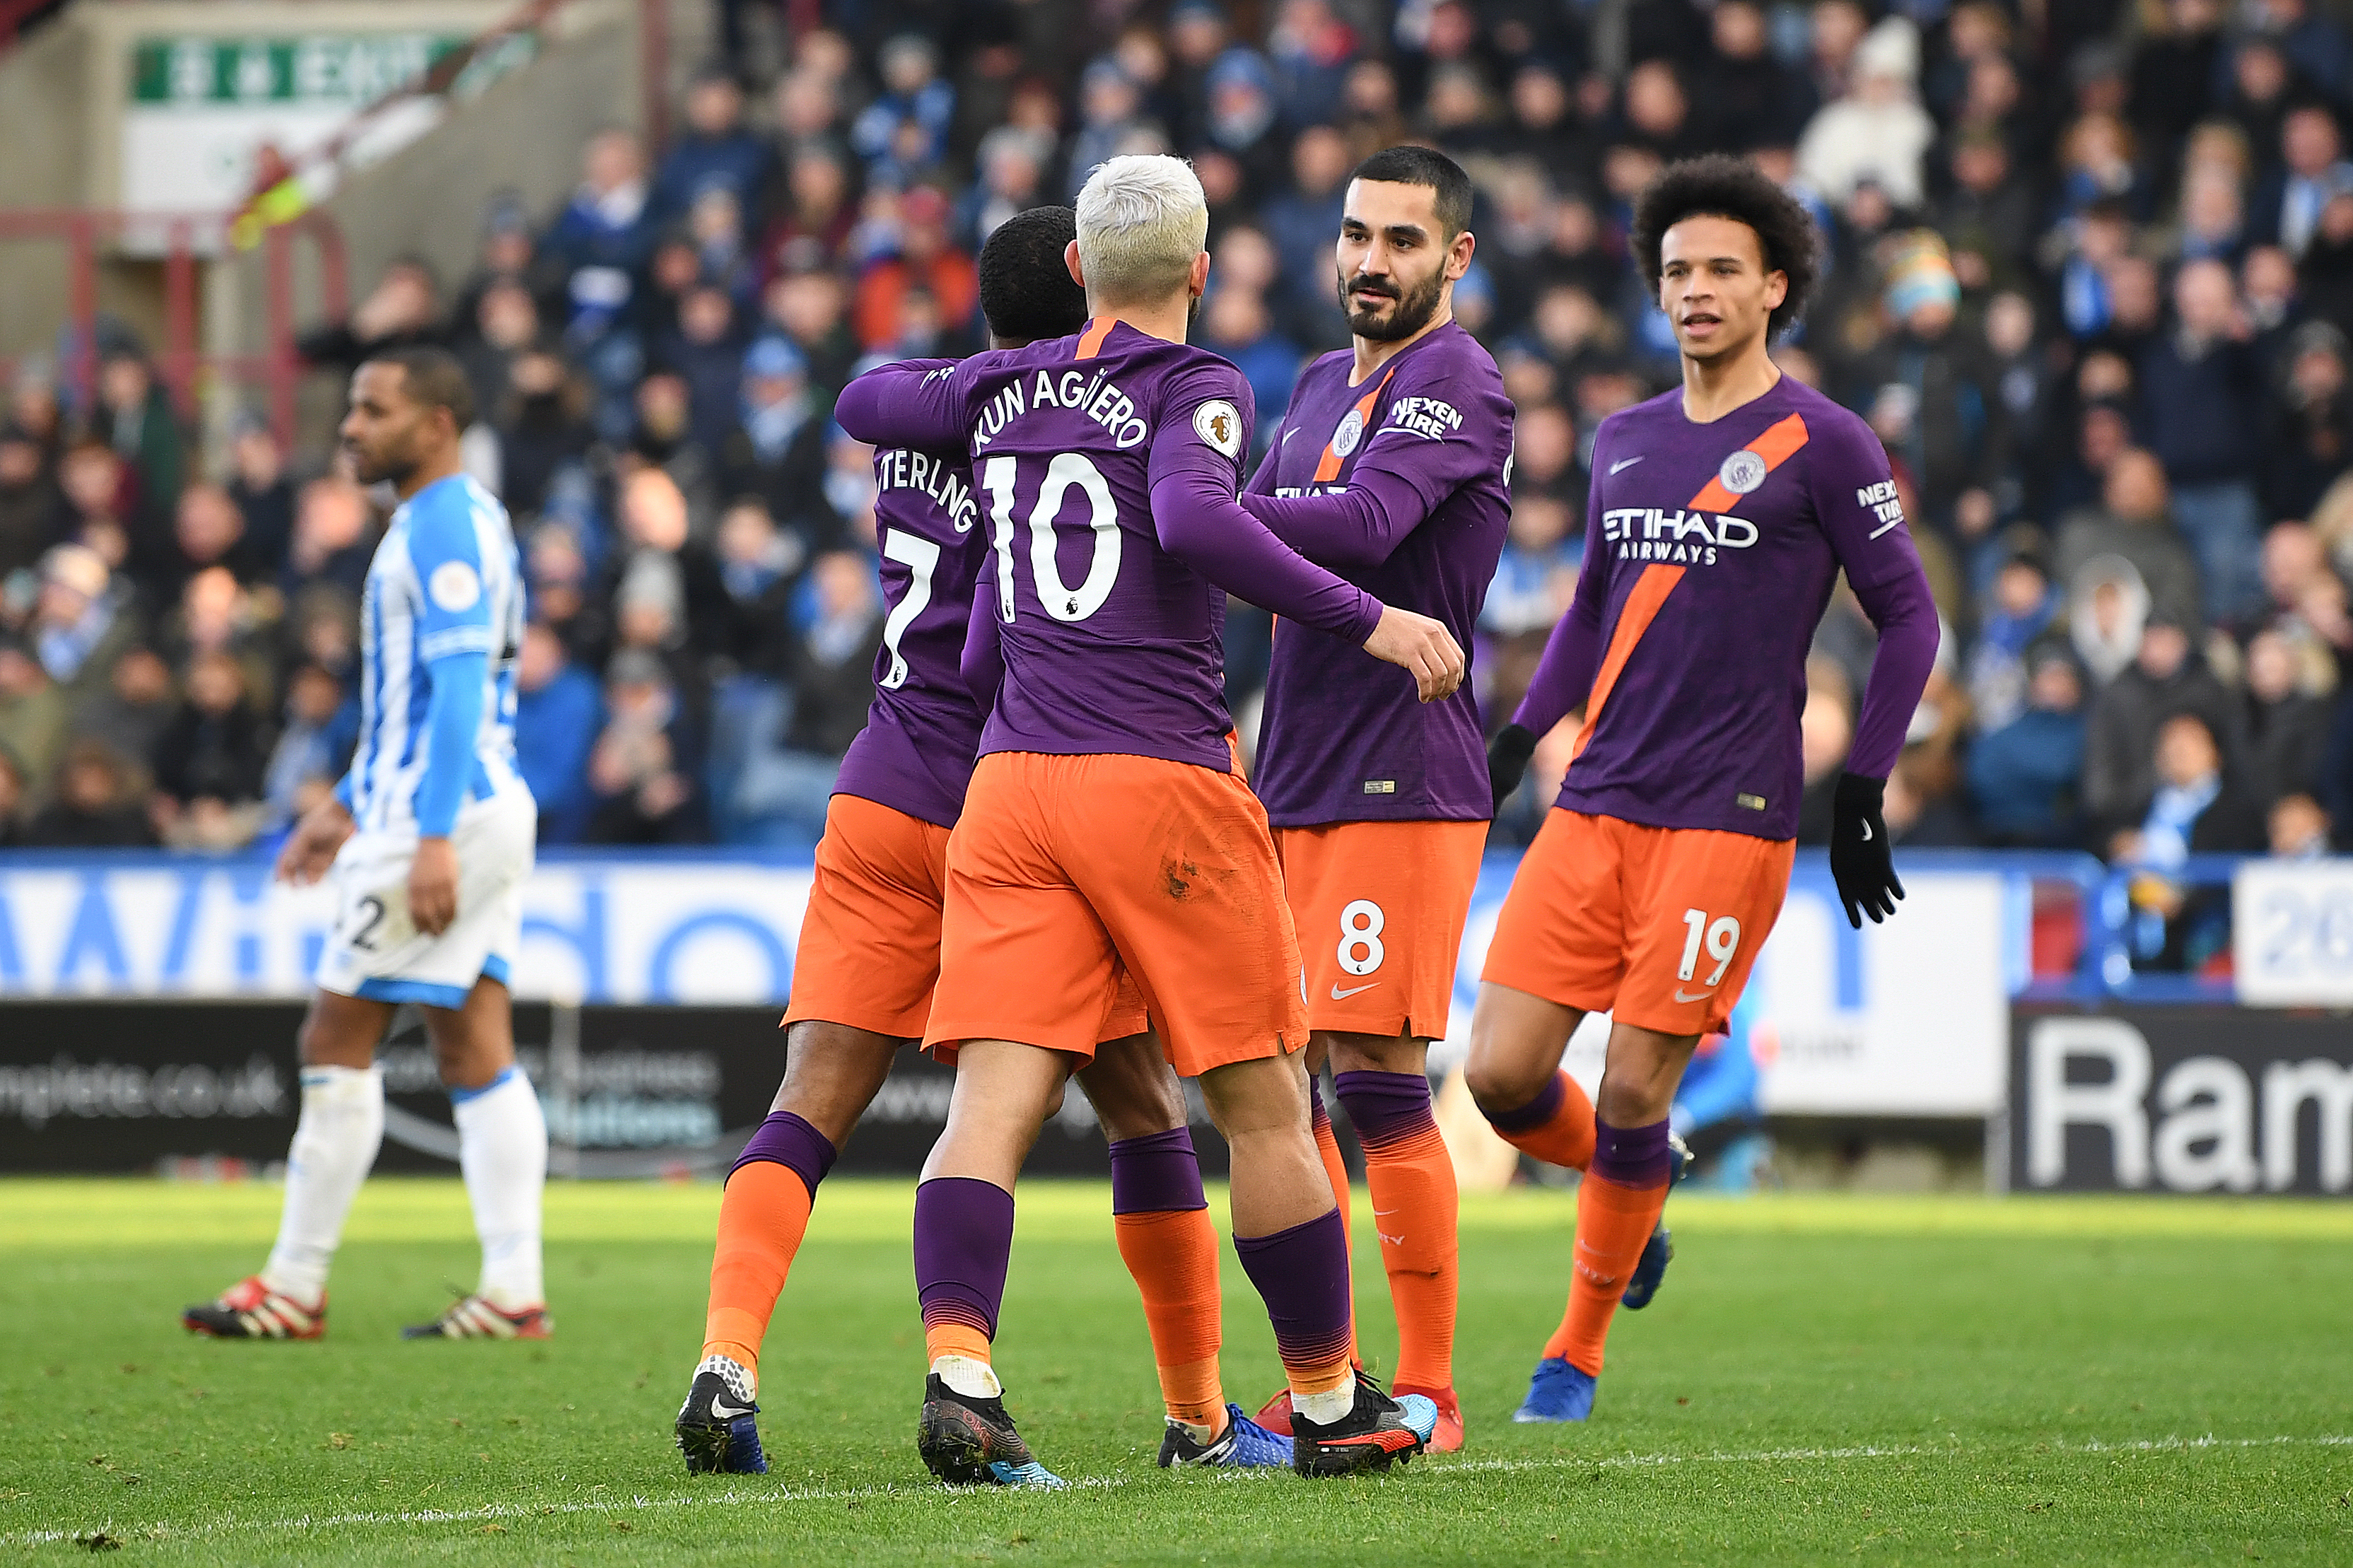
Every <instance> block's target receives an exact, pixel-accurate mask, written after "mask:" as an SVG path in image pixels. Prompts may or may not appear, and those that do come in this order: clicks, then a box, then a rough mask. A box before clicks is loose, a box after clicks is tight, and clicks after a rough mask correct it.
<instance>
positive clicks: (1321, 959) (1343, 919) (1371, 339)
mask: <svg viewBox="0 0 2353 1568" xmlns="http://www.w3.org/2000/svg"><path fill="white" fill-rule="evenodd" d="M1471 197H1472V189H1471V176H1470V175H1468V174H1464V173H1463V172H1462V170H1461V167H1460V166H1459V165H1458V164H1456V163H1455V162H1454V160H1453V159H1451V158H1449V157H1447V156H1446V155H1445V154H1444V153H1435V152H1432V151H1430V149H1428V148H1424V147H1391V148H1388V149H1387V150H1386V151H1383V152H1379V153H1374V154H1373V155H1372V156H1371V157H1370V158H1367V159H1366V160H1365V162H1364V163H1360V164H1358V165H1357V166H1356V174H1355V176H1354V177H1353V178H1352V179H1351V180H1350V181H1349V184H1348V188H1347V195H1346V198H1345V205H1344V206H1343V209H1342V211H1343V216H1342V218H1341V220H1340V235H1339V239H1338V243H1337V279H1336V281H1337V287H1338V291H1339V296H1340V304H1341V308H1342V310H1345V312H1346V313H1347V318H1348V329H1349V331H1350V332H1351V334H1352V335H1353V336H1354V339H1355V342H1354V345H1353V346H1352V347H1351V348H1350V349H1347V350H1344V351H1341V352H1338V353H1329V354H1325V355H1324V357H1323V358H1321V359H1319V360H1317V361H1316V362H1315V363H1314V364H1312V365H1310V366H1308V367H1307V370H1306V372H1305V373H1304V374H1303V375H1302V376H1301V377H1300V379H1299V384H1298V386H1297V388H1296V389H1295V390H1293V393H1292V395H1291V406H1290V407H1289V409H1287V410H1286V411H1285V412H1284V414H1283V416H1282V427H1281V430H1280V432H1279V433H1278V434H1277V436H1276V437H1275V439H1274V443H1273V445H1272V447H1271V448H1270V449H1269V451H1268V453H1267V455H1266V458H1265V460H1264V461H1263V462H1261V464H1260V465H1259V469H1258V473H1257V474H1256V475H1255V476H1254V477H1253V478H1252V479H1251V480H1250V489H1249V493H1247V494H1245V495H1244V496H1243V497H1242V504H1243V506H1244V507H1246V508H1248V509H1249V510H1250V515H1251V516H1253V517H1255V518H1257V519H1259V521H1261V522H1263V523H1265V524H1266V526H1267V527H1268V528H1269V529H1270V530H1271V531H1273V533H1274V534H1275V536H1276V537H1277V538H1279V539H1281V540H1282V542H1284V543H1286V544H1289V545H1291V546H1292V547H1293V548H1294V549H1296V550H1297V551H1298V552H1300V553H1301V554H1303V555H1304V556H1306V557H1307V558H1308V559H1309V560H1311V561H1314V562H1315V563H1317V564H1319V565H1323V566H1328V567H1330V568H1331V569H1332V570H1334V571H1335V572H1337V573H1338V574H1340V575H1342V576H1343V577H1345V578H1346V579H1347V580H1348V581H1349V582H1352V583H1354V584H1356V585H1357V586H1359V587H1361V588H1363V589H1365V590H1366V592H1368V593H1370V594H1373V595H1377V596H1378V597H1379V598H1380V599H1381V600H1382V601H1383V602H1384V603H1386V604H1391V605H1404V606H1406V607H1408V608H1409V609H1414V610H1418V611H1420V612H1422V613H1423V614H1425V615H1429V616H1435V617H1436V618H1437V619H1438V620H1440V622H1442V623H1444V625H1445V626H1446V628H1447V630H1448V631H1449V632H1451V634H1452V635H1453V637H1454V639H1455V640H1456V641H1457V642H1458V643H1460V644H1461V645H1462V646H1463V647H1470V646H1471V638H1472V626H1474V625H1475V624H1476V623H1477V621H1478V619H1479V610H1480V606H1481V605H1482V604H1483V603H1484V602H1485V600H1486V595H1487V584H1488V583H1489V582H1490V581H1491V580H1493V577H1494V575H1495V561H1496V558H1497V557H1498V556H1499V555H1501V554H1502V552H1503V548H1504V530H1505V528H1506V526H1507V524H1508V522H1509V520H1510V517H1511V498H1510V494H1509V492H1508V491H1507V490H1506V489H1505V488H1504V474H1505V472H1506V471H1507V469H1508V467H1509V464H1510V460H1511V453H1512V404H1511V399H1510V398H1508V397H1506V396H1505V395H1504V383H1503V376H1502V375H1501V374H1500V373H1498V372H1497V370H1496V369H1495V362H1494V360H1493V359H1492V358H1491V357H1489V355H1488V353H1487V351H1486V350H1485V349H1483V348H1482V347H1480V346H1479V344H1478V342H1476V341H1475V340H1473V339H1472V336H1471V334H1470V333H1468V332H1466V331H1463V330H1462V328H1461V326H1460V325H1458V324H1457V323H1456V322H1455V320H1454V284H1455V282H1456V280H1457V279H1460V278H1461V276H1462V274H1463V273H1464V271H1465V270H1467V269H1468V268H1469V267H1470V265H1471V257H1472V251H1473V250H1474V249H1475V248H1476V244H1477V242H1476V240H1475V239H1474V238H1473V237H1472V234H1471V232H1470V228H1469V224H1470V221H1471ZM1256 772H1257V778H1256V781H1255V782H1256V784H1257V787H1258V795H1259V798H1260V799H1261V801H1263V802H1264V803H1265V804H1266V813H1267V818H1268V820H1269V821H1270V822H1271V823H1272V824H1273V826H1274V847H1275V850H1276V853H1277V854H1278V855H1280V856H1281V857H1282V882H1283V891H1284V895H1285V897H1286V898H1287V899H1288V900H1289V901H1290V905H1291V918H1292V921H1293V925H1294V926H1295V927H1296V928H1297V930H1298V932H1299V945H1300V956H1301V958H1302V959H1303V961H1304V963H1305V964H1306V973H1307V1022H1308V1026H1309V1027H1310V1028H1311V1029H1313V1030H1314V1035H1313V1036H1312V1037H1311V1040H1310V1047H1309V1052H1310V1054H1309V1058H1308V1068H1309V1071H1310V1072H1311V1073H1313V1072H1314V1071H1315V1070H1316V1068H1318V1067H1319V1066H1320V1065H1321V1062H1322V1060H1323V1059H1324V1056H1325V1055H1326V1054H1327V1053H1328V1055H1329V1058H1330V1060H1331V1063H1332V1069H1333V1074H1334V1077H1333V1087H1334V1088H1335V1089H1336V1090H1337V1091H1338V1093H1339V1096H1340V1102H1341V1104H1343V1105H1344V1106H1345V1107H1346V1108H1347V1111H1348V1119H1349V1120H1350V1121H1353V1122H1354V1123H1355V1124H1356V1131H1357V1132H1358V1133H1359V1135H1360V1136H1361V1137H1362V1138H1363V1140H1364V1144H1365V1180H1366V1185H1367V1186H1369V1187H1370V1188H1371V1189H1372V1198H1373V1215H1374V1228H1375V1230H1376V1231H1377V1232H1378V1234H1379V1236H1380V1242H1381V1262H1382V1265H1383V1268H1384V1269H1385V1270H1386V1272H1387V1273H1388V1281H1389V1299H1390V1301H1391V1303H1392V1305H1393V1306H1394V1307H1395V1308H1396V1310H1397V1321H1398V1362H1397V1375H1396V1379H1395V1381H1394V1382H1393V1383H1392V1384H1391V1385H1390V1389H1391V1392H1392V1393H1395V1394H1408V1393H1412V1394H1426V1395H1428V1396H1429V1397H1430V1399H1431V1400H1432V1401H1433V1402H1434V1403H1435V1404H1436V1405H1437V1406H1438V1429H1437V1432H1436V1434H1435V1435H1434V1436H1432V1438H1431V1445H1432V1446H1433V1447H1438V1448H1440V1449H1445V1450H1452V1449H1455V1448H1459V1447H1461V1446H1462V1412H1461V1404H1460V1402H1459V1401H1458V1400H1457V1399H1456V1398H1455V1395H1454V1371H1453V1360H1454V1305H1455V1277H1456V1260H1455V1192H1454V1163H1453V1161H1452V1160H1451V1158H1450V1157H1449V1156H1448V1154H1447V1152H1446V1144H1445V1142H1444V1141H1443V1140H1442V1139H1441V1138H1440V1136H1439V1134H1438V1127H1437V1123H1436V1122H1435V1121H1433V1120H1432V1119H1431V1116H1430V1077H1429V1062H1430V1041H1431V1040H1432V1039H1436V1038H1442V1037H1444V1036H1445V1034H1446V1024H1447V1008H1448V1003H1449V1002H1450V1000H1451V997H1452V994H1453V991H1454V961H1455V957H1456V955H1457V953H1458V952H1459V951H1460V949H1461V942H1462V926H1463V922H1464V921H1465V920H1466V919H1468V917H1469V915H1470V911H1471V893H1472V889H1473V888H1474V887H1475V886H1476V885H1477V883H1478V880H1479V861H1480V858H1481V857H1482V855H1483V854H1484V853H1485V850H1486V842H1487V821H1488V818H1489V817H1490V816H1492V815H1493V810H1492V802H1491V799H1490V796H1489V793H1488V790H1489V781H1488V776H1487V755H1486V742H1485V734H1484V730H1483V728H1482V725H1481V723H1480V720H1479V704H1478V700H1477V698H1476V697H1475V695H1474V694H1473V693H1472V689H1471V688H1470V687H1469V686H1468V685H1465V686H1463V687H1461V689H1458V690H1456V691H1455V692H1454V694H1453V695H1452V696H1451V697H1448V698H1446V699H1445V700H1441V701H1438V702H1428V703H1424V702H1419V701H1417V700H1416V693H1415V691H1414V688H1413V682H1412V681H1411V680H1410V679H1409V678H1408V677H1407V676H1406V675H1405V674H1404V673H1403V672H1401V671H1399V670H1397V669H1394V668H1390V667H1388V666H1387V665H1384V664H1382V663H1381V662H1380V661H1379V660H1377V659H1376V658H1373V657H1372V656H1371V655H1369V654H1367V653H1366V651H1365V650H1364V649H1363V648H1361V647H1357V646H1356V644H1355V643H1352V642H1350V641H1348V640H1347V639H1346V638H1345V637H1335V636H1333V635H1331V634H1330V633H1328V632H1323V631H1318V630H1316V629H1315V628H1314V627H1312V626H1303V625H1295V624H1291V623H1285V624H1284V625H1283V626H1280V627H1278V628H1277V629H1276V632H1275V637H1274V659H1273V668H1272V669H1271V671H1270V673H1269V675H1268V677H1267V688H1266V711H1265V716H1264V718H1263V719H1262V720H1261V727H1260V731H1259V750H1258V766H1257V770H1256ZM1314 1092H1315V1091H1314V1079H1313V1078H1312V1077H1311V1078H1310V1079H1309V1093H1310V1095H1311V1096H1314ZM1323 1109H1324V1108H1323V1104H1322V1101H1321V1100H1320V1098H1318V1099H1317V1100H1316V1101H1315V1104H1314V1113H1315V1117H1316V1131H1317V1142H1318V1143H1319V1145H1320V1146H1321V1147H1322V1150H1323V1152H1324V1161H1325V1163H1326V1165H1327V1166H1328V1167H1329V1168H1330V1171H1331V1177H1332V1185H1333V1191H1334V1194H1335V1196H1336V1197H1337V1198H1338V1200H1339V1203H1340V1208H1341V1215H1342V1216H1343V1219H1344V1220H1345V1216H1346V1214H1347V1205H1348V1195H1347V1194H1348V1188H1347V1171H1346V1168H1345V1166H1343V1165H1342V1164H1341V1163H1340V1152H1339V1145H1338V1144H1337V1143H1335V1142H1333V1141H1332V1134H1331V1121H1330V1120H1329V1119H1328V1118H1326V1117H1324V1115H1323V1114H1322V1113H1323ZM1259 1419H1260V1420H1261V1422H1263V1423H1264V1424H1266V1425H1267V1426H1270V1427H1272V1428H1274V1429H1276V1430H1282V1429H1283V1428H1284V1427H1286V1426H1288V1425H1289V1412H1288V1410H1287V1408H1286V1407H1285V1396H1284V1395H1282V1394H1277V1395H1276V1396H1275V1398H1274V1400H1273V1401H1272V1402H1271V1404H1270V1405H1268V1406H1267V1408H1266V1409H1265V1410H1263V1411H1261V1413H1260V1416H1259Z"/></svg>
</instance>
